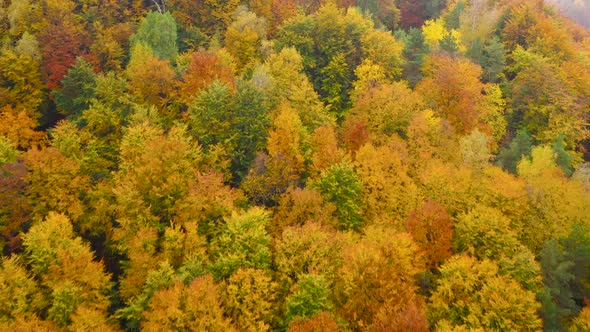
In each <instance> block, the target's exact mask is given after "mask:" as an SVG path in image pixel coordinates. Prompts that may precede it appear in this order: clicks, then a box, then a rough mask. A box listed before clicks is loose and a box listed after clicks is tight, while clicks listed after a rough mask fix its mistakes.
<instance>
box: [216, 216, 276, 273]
mask: <svg viewBox="0 0 590 332" xmlns="http://www.w3.org/2000/svg"><path fill="white" fill-rule="evenodd" d="M268 219H269V215H268V213H267V212H266V211H264V210H263V209H261V208H258V207H255V208H252V209H250V210H248V211H246V212H244V213H242V214H237V213H234V214H232V216H231V217H230V218H228V219H227V220H226V224H225V225H224V227H223V231H222V232H221V234H220V235H219V237H218V238H216V239H215V240H214V241H213V243H212V245H211V246H212V258H213V264H212V265H211V266H210V270H211V271H212V273H213V275H214V276H215V278H216V279H218V280H219V279H225V278H228V277H230V276H231V275H232V274H233V273H234V272H235V271H236V270H238V269H239V268H241V267H242V268H257V269H268V268H269V267H270V263H271V257H270V248H269V245H270V240H271V238H270V236H269V235H268V234H267V232H266V230H265V227H266V223H267V221H268Z"/></svg>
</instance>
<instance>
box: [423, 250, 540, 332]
mask: <svg viewBox="0 0 590 332" xmlns="http://www.w3.org/2000/svg"><path fill="white" fill-rule="evenodd" d="M440 272H441V276H440V279H439V280H438V282H437V284H436V288H435V290H434V292H433V294H432V296H431V297H430V301H429V304H428V309H429V310H428V316H429V322H430V326H431V327H432V328H433V329H436V330H440V331H448V330H455V329H463V330H469V329H481V330H487V331H538V330H540V329H541V327H542V321H541V319H540V318H539V316H538V315H537V311H538V310H539V308H540V303H538V302H537V301H536V299H535V297H536V296H535V293H534V292H532V291H528V290H525V289H524V288H523V287H522V286H521V285H520V284H518V283H517V282H516V281H515V280H514V279H512V278H510V277H508V276H502V275H499V274H498V266H497V265H496V264H495V263H494V262H492V261H489V260H487V259H486V260H483V261H477V260H476V259H474V258H472V257H470V256H463V255H461V256H454V257H452V258H451V259H450V260H449V261H447V263H445V264H444V265H443V266H442V267H441V268H440Z"/></svg>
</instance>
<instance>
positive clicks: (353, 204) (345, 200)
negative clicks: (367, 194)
mask: <svg viewBox="0 0 590 332" xmlns="http://www.w3.org/2000/svg"><path fill="white" fill-rule="evenodd" d="M313 187H314V188H316V189H317V190H319V192H320V193H321V194H322V196H323V197H324V199H325V200H326V201H328V202H332V203H334V204H335V205H336V212H335V214H336V218H338V223H339V224H338V226H339V228H341V229H353V230H354V229H358V228H359V227H360V226H361V225H362V222H363V218H362V215H361V201H360V199H361V195H362V184H361V182H360V180H359V178H358V175H357V174H356V172H355V171H354V169H353V168H352V167H351V165H350V164H349V163H347V162H342V163H340V164H337V165H334V166H332V167H331V168H330V169H328V170H326V171H324V172H323V173H322V175H321V178H320V179H319V180H318V181H317V182H315V183H314V184H313Z"/></svg>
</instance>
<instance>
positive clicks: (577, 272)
mask: <svg viewBox="0 0 590 332" xmlns="http://www.w3.org/2000/svg"><path fill="white" fill-rule="evenodd" d="M540 262H541V265H542V267H543V277H544V283H545V293H544V294H543V295H544V297H543V298H542V300H543V310H542V315H543V317H544V318H545V322H546V327H547V328H548V329H558V330H560V329H563V328H564V327H565V323H566V320H567V319H569V318H572V317H573V316H575V315H577V314H578V312H579V311H580V310H581V309H582V308H581V304H582V303H583V299H584V298H587V297H588V296H589V294H590V288H589V287H588V271H589V270H590V238H589V237H588V232H587V230H586V228H585V227H583V226H580V225H575V226H574V227H573V229H572V230H571V233H570V234H569V235H568V237H566V238H561V239H555V238H554V239H550V240H548V241H547V242H546V243H545V245H544V247H543V249H542V250H541V252H540Z"/></svg>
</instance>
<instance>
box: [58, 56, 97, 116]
mask: <svg viewBox="0 0 590 332" xmlns="http://www.w3.org/2000/svg"><path fill="white" fill-rule="evenodd" d="M95 82H96V75H95V74H94V71H93V68H92V66H91V65H90V64H89V63H88V62H86V61H84V59H82V58H78V62H77V63H76V64H75V65H73V66H72V67H70V69H69V70H68V73H67V74H66V76H65V77H64V79H63V80H62V88H61V90H59V91H55V92H54V93H53V95H54V97H55V103H56V104H57V107H58V109H60V110H61V111H62V112H63V113H64V114H65V115H66V116H67V117H68V119H72V120H75V119H76V118H78V117H79V116H80V115H81V113H82V111H84V110H85V109H87V108H88V106H89V105H90V100H91V99H92V98H94V94H95V92H94V87H95Z"/></svg>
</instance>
